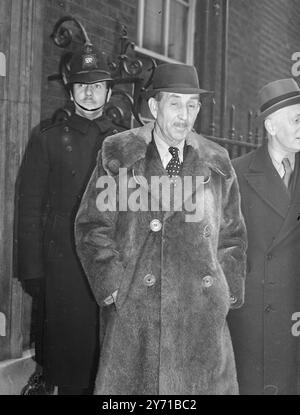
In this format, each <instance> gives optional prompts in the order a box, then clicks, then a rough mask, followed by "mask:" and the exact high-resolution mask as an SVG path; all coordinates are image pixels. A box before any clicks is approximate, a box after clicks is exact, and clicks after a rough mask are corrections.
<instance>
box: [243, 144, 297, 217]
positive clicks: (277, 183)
mask: <svg viewBox="0 0 300 415" xmlns="http://www.w3.org/2000/svg"><path fill="white" fill-rule="evenodd" d="M244 176H245V179H246V180H247V182H248V183H249V185H250V186H251V187H252V188H253V190H254V191H255V192H256V193H257V194H258V196H259V197H260V198H261V199H262V200H263V201H264V202H265V203H266V204H268V205H269V206H270V207H271V208H272V209H273V210H275V211H276V212H277V213H278V214H279V215H280V216H281V217H283V218H285V217H286V215H287V213H288V208H289V202H290V198H289V194H288V192H287V189H286V188H285V186H284V183H283V181H282V179H281V177H280V176H279V174H278V172H277V170H276V169H275V167H274V166H273V163H272V161H271V158H270V156H269V153H268V149H267V145H263V146H262V147H260V148H259V149H258V150H257V151H256V153H255V156H254V158H253V159H252V162H251V164H250V166H249V171H248V172H247V173H245V174H244Z"/></svg>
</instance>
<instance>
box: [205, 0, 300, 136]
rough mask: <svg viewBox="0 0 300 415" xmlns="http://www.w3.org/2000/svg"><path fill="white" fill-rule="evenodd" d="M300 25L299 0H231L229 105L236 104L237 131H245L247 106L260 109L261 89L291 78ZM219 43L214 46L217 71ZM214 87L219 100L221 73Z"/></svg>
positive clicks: (299, 46) (299, 43)
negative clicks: (259, 92) (267, 84)
mask: <svg viewBox="0 0 300 415" xmlns="http://www.w3.org/2000/svg"><path fill="white" fill-rule="evenodd" d="M299 25H300V2H299V1H297V0H251V1H248V0H230V9H229V38H228V47H229V49H228V108H229V107H230V106H231V104H234V105H236V107H237V114H236V126H237V132H238V134H243V135H245V133H246V126H247V111H248V109H252V110H253V111H256V110H257V108H258V101H257V92H258V90H259V89H260V88H261V87H262V86H263V85H264V84H266V83H267V82H271V81H273V80H276V79H280V78H287V77H292V73H291V67H292V64H293V62H292V61H291V56H292V54H293V53H294V52H296V51H300V31H299ZM211 30H214V28H212V29H211ZM220 46H221V45H220V43H219V44H218V46H217V48H215V57H216V58H215V60H216V65H215V66H216V67H217V68H218V71H217V72H218V74H220V70H221V69H220V58H218V57H220V52H221V50H220ZM211 87H214V88H215V91H216V98H217V101H218V102H219V101H220V94H219V92H220V75H219V76H217V78H216V83H215V85H213V84H211Z"/></svg>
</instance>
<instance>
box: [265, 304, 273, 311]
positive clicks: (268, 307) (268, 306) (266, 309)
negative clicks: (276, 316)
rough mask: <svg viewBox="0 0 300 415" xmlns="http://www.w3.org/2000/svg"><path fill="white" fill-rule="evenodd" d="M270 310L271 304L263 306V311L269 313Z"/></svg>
mask: <svg viewBox="0 0 300 415" xmlns="http://www.w3.org/2000/svg"><path fill="white" fill-rule="evenodd" d="M271 310H272V306H271V305H270V304H268V305H266V306H265V312H266V313H269V312H270V311H271Z"/></svg>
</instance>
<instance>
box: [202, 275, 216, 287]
mask: <svg viewBox="0 0 300 415" xmlns="http://www.w3.org/2000/svg"><path fill="white" fill-rule="evenodd" d="M213 283H214V280H213V277H211V276H210V275H206V276H205V277H203V278H202V285H203V287H205V288H209V287H211V286H212V285H213Z"/></svg>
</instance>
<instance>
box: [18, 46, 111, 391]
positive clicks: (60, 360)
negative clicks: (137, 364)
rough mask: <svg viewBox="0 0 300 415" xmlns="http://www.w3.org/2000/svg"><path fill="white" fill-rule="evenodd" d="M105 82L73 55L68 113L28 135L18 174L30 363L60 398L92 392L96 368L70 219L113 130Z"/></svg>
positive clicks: (92, 321) (95, 55)
mask: <svg viewBox="0 0 300 415" xmlns="http://www.w3.org/2000/svg"><path fill="white" fill-rule="evenodd" d="M111 82H112V77H111V74H110V72H109V70H108V67H107V66H106V63H105V62H104V60H103V58H102V55H101V54H100V53H99V52H98V51H97V50H96V49H95V48H94V47H93V46H92V45H85V46H84V48H83V50H81V51H80V52H78V53H75V54H74V55H73V58H72V60H71V62H70V73H69V89H70V94H71V99H72V100H73V102H74V106H75V113H74V114H73V115H71V116H70V117H69V119H68V120H67V121H64V122H61V123H58V124H56V125H51V126H50V127H48V128H46V129H44V130H42V131H41V132H40V133H39V134H37V135H35V136H34V137H32V139H31V140H30V143H29V145H28V148H27V151H26V156H25V158H24V161H23V166H22V169H21V172H20V192H19V226H18V264H19V274H20V277H21V279H22V280H23V281H24V286H25V289H26V287H27V290H28V291H29V292H32V291H35V292H36V291H37V289H34V288H33V287H43V289H42V290H38V291H39V292H40V299H41V298H42V301H40V302H41V303H43V305H44V313H45V314H44V315H43V324H42V326H40V328H41V327H42V330H38V331H39V334H40V336H37V339H36V360H37V362H38V363H40V364H41V365H42V366H43V372H44V375H45V377H46V380H47V382H48V383H51V384H53V385H57V386H58V393H59V394H65V395H66V394H68V395H81V394H90V393H92V390H93V384H94V375H95V372H96V369H97V361H98V338H99V332H98V330H99V327H98V313H99V312H98V307H97V304H96V302H95V300H94V297H93V295H92V293H91V291H90V288H89V285H88V282H87V279H86V276H85V274H84V272H83V270H82V267H81V265H80V262H79V260H78V257H77V255H76V252H75V245H74V236H73V223H74V218H75V215H76V212H77V208H78V206H79V203H80V200H81V197H82V194H83V191H84V189H85V187H86V184H87V181H88V179H89V177H90V175H91V173H92V170H93V168H94V166H95V164H96V157H97V152H98V150H99V149H100V147H101V144H102V141H103V139H104V138H105V137H106V136H107V135H111V134H114V133H116V132H117V128H116V126H115V125H113V124H112V122H111V121H110V120H108V119H107V118H106V117H105V116H104V113H103V108H104V106H105V104H106V103H107V102H108V101H109V99H110V96H111ZM41 293H44V295H42V294H41ZM42 311H43V307H40V308H39V310H38V312H39V314H40V316H41V315H42ZM41 333H42V334H41Z"/></svg>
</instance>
